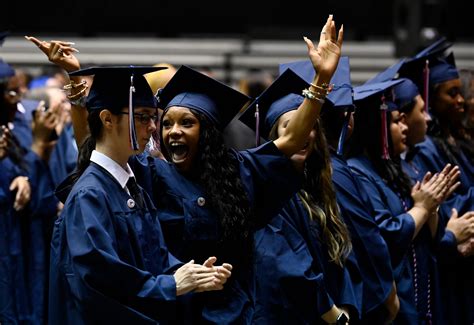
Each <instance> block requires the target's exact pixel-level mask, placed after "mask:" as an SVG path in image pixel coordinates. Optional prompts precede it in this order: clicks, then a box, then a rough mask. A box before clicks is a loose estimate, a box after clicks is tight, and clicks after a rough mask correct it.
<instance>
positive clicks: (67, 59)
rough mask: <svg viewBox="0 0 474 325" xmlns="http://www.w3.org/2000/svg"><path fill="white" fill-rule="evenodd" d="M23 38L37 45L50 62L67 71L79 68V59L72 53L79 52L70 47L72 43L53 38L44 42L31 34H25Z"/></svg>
mask: <svg viewBox="0 0 474 325" xmlns="http://www.w3.org/2000/svg"><path fill="white" fill-rule="evenodd" d="M25 38H26V39H27V40H28V41H30V42H32V43H33V44H35V45H36V46H38V48H39V49H40V50H41V51H42V52H43V53H44V54H46V56H47V57H48V60H49V61H50V62H52V63H54V64H56V65H57V66H59V67H61V68H63V69H64V70H66V71H67V72H72V71H75V70H79V69H80V68H81V65H80V63H79V60H78V59H77V57H76V56H75V55H74V53H78V52H79V51H78V50H77V49H76V48H74V47H72V45H74V43H72V42H64V41H54V40H53V41H50V42H46V41H41V40H39V39H37V38H36V37H33V36H25Z"/></svg>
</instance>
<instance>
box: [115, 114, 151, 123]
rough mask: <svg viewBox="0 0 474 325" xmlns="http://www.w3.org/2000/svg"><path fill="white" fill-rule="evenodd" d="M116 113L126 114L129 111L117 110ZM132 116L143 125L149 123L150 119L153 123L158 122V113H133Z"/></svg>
mask: <svg viewBox="0 0 474 325" xmlns="http://www.w3.org/2000/svg"><path fill="white" fill-rule="evenodd" d="M118 114H122V115H128V114H129V112H118ZM133 117H134V118H135V119H138V121H139V122H140V123H141V124H143V125H148V124H150V121H153V123H156V122H158V114H148V113H134V114H133Z"/></svg>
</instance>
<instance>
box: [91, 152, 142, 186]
mask: <svg viewBox="0 0 474 325" xmlns="http://www.w3.org/2000/svg"><path fill="white" fill-rule="evenodd" d="M90 160H91V161H92V162H94V163H96V164H97V165H99V166H100V167H102V168H104V169H105V170H106V171H108V172H109V173H110V175H112V176H113V177H114V178H115V179H116V180H117V182H119V184H120V186H122V188H123V189H124V190H125V191H127V193H129V192H128V189H127V187H126V185H127V181H128V179H129V178H130V177H135V174H133V171H132V169H131V168H130V166H129V165H128V163H127V169H126V170H125V169H123V168H122V166H120V165H119V164H117V162H116V161H115V160H113V159H111V158H110V157H108V156H106V155H104V154H103V153H100V152H98V151H97V150H93V151H92V154H91V159H90Z"/></svg>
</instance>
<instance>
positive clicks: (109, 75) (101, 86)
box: [69, 65, 166, 150]
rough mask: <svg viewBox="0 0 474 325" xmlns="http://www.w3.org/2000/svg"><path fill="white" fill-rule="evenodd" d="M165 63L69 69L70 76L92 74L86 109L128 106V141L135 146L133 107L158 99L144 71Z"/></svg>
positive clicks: (114, 109) (145, 105) (154, 68)
mask: <svg viewBox="0 0 474 325" xmlns="http://www.w3.org/2000/svg"><path fill="white" fill-rule="evenodd" d="M163 69H166V68H164V67H150V66H133V65H130V66H107V67H91V68H86V69H82V70H77V71H73V72H70V73H69V75H70V76H89V75H94V81H93V82H92V86H91V89H90V91H89V95H88V96H87V100H86V107H87V109H88V110H89V111H95V110H102V109H105V108H107V109H109V110H110V111H111V112H113V113H118V112H120V111H121V110H122V108H123V107H129V114H128V118H129V126H130V143H131V146H132V149H133V150H138V149H139V146H138V142H137V139H136V130H135V123H134V108H135V107H139V106H142V107H154V108H157V107H158V103H157V100H156V98H155V96H154V95H153V92H152V90H151V88H150V86H149V85H148V82H147V81H146V79H145V77H144V76H143V75H144V74H146V73H149V72H153V71H158V70H163Z"/></svg>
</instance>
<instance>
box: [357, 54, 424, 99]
mask: <svg viewBox="0 0 474 325" xmlns="http://www.w3.org/2000/svg"><path fill="white" fill-rule="evenodd" d="M406 62H408V59H406V58H404V59H401V60H400V61H398V62H396V63H394V64H393V65H391V66H390V67H388V68H387V69H385V70H384V71H382V72H380V73H378V74H377V75H376V76H375V77H373V78H372V79H369V80H368V81H367V82H366V84H375V83H379V82H386V81H390V80H394V79H400V80H402V81H401V82H400V83H399V84H396V85H394V86H393V88H392V89H393V95H394V96H393V98H392V102H393V103H395V105H396V106H397V107H398V108H401V107H403V106H405V105H406V104H408V103H410V102H412V101H413V99H414V98H415V97H416V96H418V95H419V94H420V92H419V91H418V87H417V86H416V85H415V83H413V82H412V81H411V80H410V79H408V78H400V73H399V71H400V69H401V68H402V67H403V65H404V64H405V63H406Z"/></svg>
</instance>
